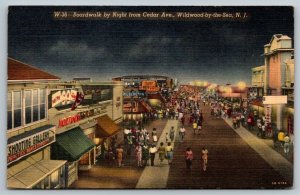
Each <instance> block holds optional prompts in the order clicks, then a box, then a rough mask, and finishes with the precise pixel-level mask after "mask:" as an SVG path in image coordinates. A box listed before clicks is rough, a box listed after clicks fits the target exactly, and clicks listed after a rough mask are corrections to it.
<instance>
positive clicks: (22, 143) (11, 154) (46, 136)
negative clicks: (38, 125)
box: [7, 127, 55, 164]
mask: <svg viewBox="0 0 300 195" xmlns="http://www.w3.org/2000/svg"><path fill="white" fill-rule="evenodd" d="M53 142H55V127H52V128H49V129H47V130H44V131H41V132H38V133H36V134H33V135H31V136H28V137H25V138H23V139H20V140H18V141H16V142H13V143H11V144H8V145H7V164H10V163H12V162H15V161H17V160H19V159H20V158H22V157H24V156H27V155H29V154H31V153H33V152H35V151H37V150H39V149H41V148H44V147H46V146H47V145H49V144H51V143H53Z"/></svg>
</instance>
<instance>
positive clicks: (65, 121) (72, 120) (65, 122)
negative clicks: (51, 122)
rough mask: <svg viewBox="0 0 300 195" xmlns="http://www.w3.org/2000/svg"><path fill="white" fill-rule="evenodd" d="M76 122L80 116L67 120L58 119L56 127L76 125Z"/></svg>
mask: <svg viewBox="0 0 300 195" xmlns="http://www.w3.org/2000/svg"><path fill="white" fill-rule="evenodd" d="M78 121H80V114H76V115H74V116H69V117H67V118H63V119H60V120H59V121H58V127H64V126H67V125H70V124H72V123H76V122H78Z"/></svg>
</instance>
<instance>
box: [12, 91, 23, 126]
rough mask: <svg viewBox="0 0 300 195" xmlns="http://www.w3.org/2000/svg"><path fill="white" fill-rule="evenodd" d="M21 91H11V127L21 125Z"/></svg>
mask: <svg viewBox="0 0 300 195" xmlns="http://www.w3.org/2000/svg"><path fill="white" fill-rule="evenodd" d="M21 97H22V96H21V91H14V92H13V128H16V127H20V126H21V125H22V101H21V100H22V99H21Z"/></svg>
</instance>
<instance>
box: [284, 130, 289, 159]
mask: <svg viewBox="0 0 300 195" xmlns="http://www.w3.org/2000/svg"><path fill="white" fill-rule="evenodd" d="M283 141H284V145H283V151H284V154H285V155H286V157H288V155H289V152H290V137H289V136H288V134H286V135H285V137H284V138H283Z"/></svg>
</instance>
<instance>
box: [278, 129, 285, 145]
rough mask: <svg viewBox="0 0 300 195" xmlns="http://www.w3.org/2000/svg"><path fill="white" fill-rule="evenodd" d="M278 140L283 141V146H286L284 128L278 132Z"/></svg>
mask: <svg viewBox="0 0 300 195" xmlns="http://www.w3.org/2000/svg"><path fill="white" fill-rule="evenodd" d="M278 141H279V142H280V143H281V147H283V146H284V132H283V131H282V130H280V131H279V133H278Z"/></svg>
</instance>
